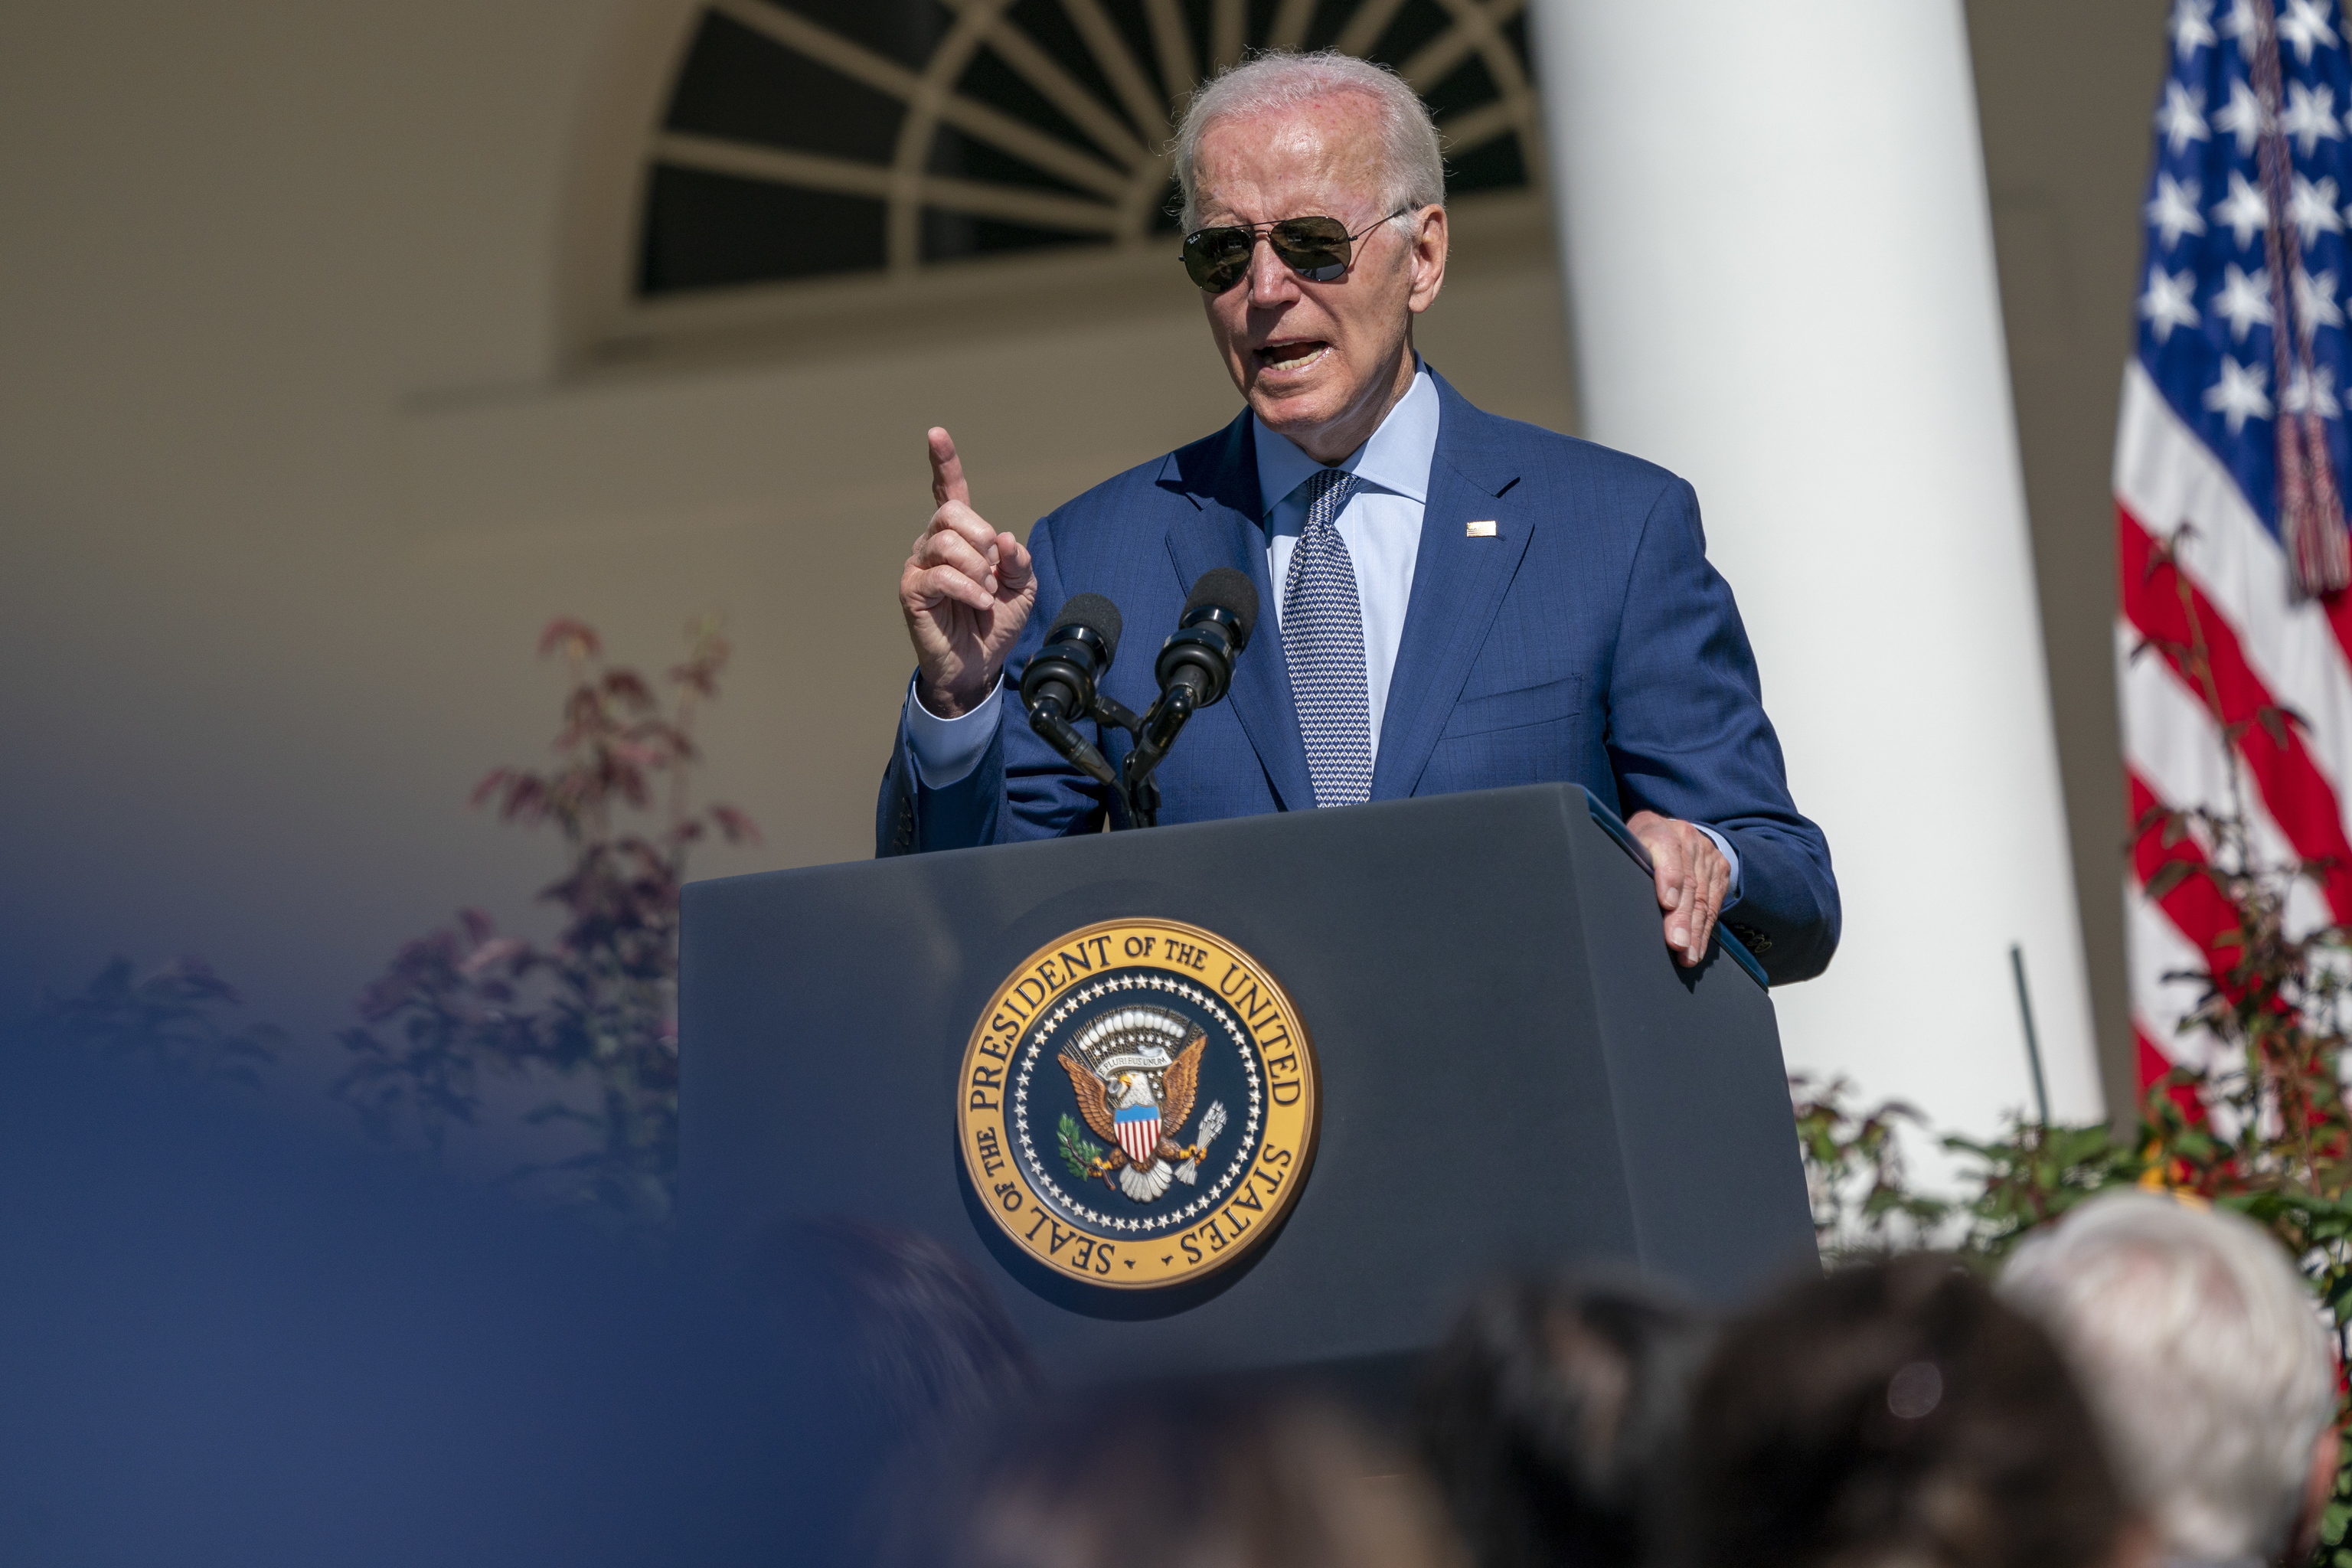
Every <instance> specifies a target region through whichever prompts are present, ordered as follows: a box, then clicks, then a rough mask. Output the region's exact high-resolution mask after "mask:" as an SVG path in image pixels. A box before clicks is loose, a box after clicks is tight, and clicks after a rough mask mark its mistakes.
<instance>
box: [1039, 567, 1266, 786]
mask: <svg viewBox="0 0 2352 1568" xmlns="http://www.w3.org/2000/svg"><path fill="white" fill-rule="evenodd" d="M1243 585H1244V587H1246V586H1248V584H1247V582H1246V580H1244V584H1243ZM1118 633H1119V619H1118V605H1114V604H1112V603H1111V602H1110V601H1109V600H1108V599H1106V598H1104V597H1103V596H1102V595H1100V594H1080V595H1078V596H1077V597H1076V598H1075V599H1072V600H1071V601H1070V602H1069V603H1067V604H1066V605H1063V606H1062V614H1061V616H1060V618H1059V619H1057V620H1055V623H1054V629H1053V630H1052V631H1049V632H1047V633H1046V634H1045V647H1041V648H1039V649H1038V650H1037V655H1036V657H1035V658H1032V659H1031V660H1030V661H1029V668H1026V669H1024V670H1023V671H1022V672H1021V702H1022V706H1024V707H1025V708H1026V709H1028V710H1029V727H1030V728H1031V729H1032V730H1034V731H1037V733H1038V734H1039V735H1041V736H1043V737H1044V738H1045V743H1046V744H1047V745H1049V746H1051V747H1053V748H1054V750H1055V751H1056V752H1060V753H1061V754H1062V755H1063V756H1064V757H1066V758H1067V759H1068V760H1069V761H1070V762H1071V763H1074V764H1075V765H1076V766H1077V767H1079V768H1081V769H1083V770H1085V771H1086V773H1088V774H1089V775H1091V776H1092V777H1094V778H1096V779H1098V780H1100V781H1101V782H1102V783H1104V784H1110V785H1112V786H1114V787H1116V786H1117V785H1118V774H1117V773H1114V772H1113V771H1112V770H1111V765H1110V764H1109V763H1107V762H1105V761H1104V760H1103V754H1102V753H1101V752H1098V751H1097V750H1096V749H1095V748H1094V747H1093V746H1092V745H1091V744H1089V743H1088V742H1087V739H1086V737H1084V736H1083V735H1080V734H1079V733H1078V731H1076V729H1075V728H1073V727H1072V724H1071V721H1072V720H1076V719H1085V718H1087V716H1088V715H1089V714H1091V713H1092V712H1093V710H1094V706H1095V688H1096V685H1097V682H1099V681H1100V680H1101V679H1102V678H1103V677H1104V676H1106V675H1108V674H1109V673H1110V666H1111V660H1112V659H1113V658H1117V657H1118Z"/></svg>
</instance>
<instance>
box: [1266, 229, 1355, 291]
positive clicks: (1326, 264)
mask: <svg viewBox="0 0 2352 1568" xmlns="http://www.w3.org/2000/svg"><path fill="white" fill-rule="evenodd" d="M1266 238H1267V239H1268V240H1269V241H1270V242H1272V244H1273V246H1274V253H1275V254H1276V256H1279V257H1280V258H1282V260H1283V265H1285V266H1286V267H1288V268H1290V269H1291V270H1292V271H1294V272H1297V273H1298V274H1300V275H1301V276H1302V277H1304V278H1306V279H1307V280H1308V281H1310V282H1314V283H1328V282H1330V281H1331V280H1332V279H1334V278H1337V277H1339V275H1340V274H1341V273H1343V272H1345V271H1347V270H1348V256H1349V251H1350V249H1351V248H1352V247H1350V246H1349V242H1348V226H1347V225H1345V224H1343V223H1341V222H1340V221H1339V219H1338V218H1335V217H1294V218H1285V219H1284V220H1283V221H1282V222H1280V223H1278V224H1276V225H1275V226H1274V228H1273V230H1272V231H1271V232H1270V233H1269V234H1268V235H1267V236H1266Z"/></svg>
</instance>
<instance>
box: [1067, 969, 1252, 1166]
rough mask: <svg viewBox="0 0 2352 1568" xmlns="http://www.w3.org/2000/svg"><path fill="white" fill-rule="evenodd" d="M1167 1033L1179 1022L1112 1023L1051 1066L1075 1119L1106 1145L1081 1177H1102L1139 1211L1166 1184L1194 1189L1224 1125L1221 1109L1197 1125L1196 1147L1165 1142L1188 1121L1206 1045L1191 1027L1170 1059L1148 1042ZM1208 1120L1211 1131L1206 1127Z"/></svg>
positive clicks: (1134, 1018) (1149, 1014) (1137, 1018)
mask: <svg viewBox="0 0 2352 1568" xmlns="http://www.w3.org/2000/svg"><path fill="white" fill-rule="evenodd" d="M1122 1026H1124V1027H1122ZM1169 1026H1181V1025H1180V1023H1179V1020H1177V1019H1175V1018H1174V1017H1172V1016H1170V1015H1167V1014H1163V1013H1160V1012H1159V1011H1158V1010H1157V1009H1152V1010H1150V1011H1145V1010H1142V1009H1137V1010H1135V1011H1134V1013H1133V1014H1132V1015H1131V1016H1121V1015H1114V1016H1112V1017H1110V1018H1106V1019H1104V1020H1102V1021H1101V1023H1100V1024H1099V1025H1098V1026H1097V1028H1094V1029H1089V1030H1088V1031H1087V1037H1086V1038H1082V1039H1080V1040H1078V1041H1076V1042H1074V1043H1073V1045H1072V1047H1070V1048H1068V1049H1066V1050H1064V1051H1063V1052H1062V1053H1061V1055H1060V1056H1059V1057H1058V1058H1056V1059H1057V1060H1059V1061H1060V1062H1061V1064H1062V1070H1063V1071H1065V1072H1066V1073H1068V1074H1069V1075H1070V1087H1071V1088H1072V1089H1075V1090H1076V1091H1077V1097H1078V1112H1079V1114H1080V1115H1082V1116H1083V1117H1085V1118H1086V1123H1087V1126H1088V1127H1090V1128H1092V1129H1094V1132H1095V1135H1096V1136H1097V1137H1098V1138H1100V1139H1102V1140H1103V1141H1104V1142H1108V1144H1109V1145H1110V1148H1109V1149H1108V1151H1107V1152H1104V1153H1103V1154H1101V1155H1099V1156H1097V1158H1095V1159H1094V1160H1092V1161H1091V1162H1089V1163H1088V1164H1087V1175H1089V1176H1100V1177H1101V1178H1102V1179H1103V1182H1104V1184H1105V1185H1107V1186H1112V1187H1116V1188H1117V1189H1118V1191H1120V1192H1123V1193H1125V1194H1127V1195H1128V1196H1129V1197H1130V1198H1133V1199H1134V1200H1135V1201H1136V1202H1138V1203H1150V1202H1151V1201H1152V1200H1153V1199H1155V1198H1157V1197H1159V1196H1160V1194H1162V1193H1164V1192H1166V1191H1167V1190H1168V1184H1169V1182H1170V1181H1171V1179H1178V1178H1181V1180H1184V1181H1187V1182H1190V1181H1192V1180H1193V1179H1194V1176H1193V1172H1194V1170H1195V1169H1196V1168H1197V1163H1198V1162H1199V1161H1200V1160H1201V1159H1202V1157H1203V1156H1204V1155H1206V1154H1207V1153H1208V1144H1209V1142H1210V1141H1211V1140H1212V1139H1213V1138H1215V1137H1216V1135H1217V1133H1218V1131H1221V1130H1222V1128H1223V1121H1224V1117H1223V1107H1221V1106H1213V1107H1211V1108H1210V1110H1211V1115H1210V1117H1209V1118H1204V1119H1203V1123H1204V1124H1203V1126H1202V1140H1201V1142H1200V1144H1199V1145H1198V1146H1193V1145H1191V1144H1181V1143H1178V1142H1176V1141H1175V1138H1174V1137H1173V1136H1171V1134H1176V1133H1181V1131H1183V1128H1184V1123H1185V1122H1186V1121H1190V1120H1191V1119H1192V1100H1193V1097H1194V1095H1195V1094H1196V1093H1197V1092H1198V1090H1199V1088H1200V1081H1201V1053H1202V1050H1203V1049H1204V1048H1205V1047H1207V1045H1208V1043H1209V1041H1208V1036H1207V1034H1206V1033H1205V1032H1203V1031H1202V1029H1200V1028H1199V1027H1197V1026H1195V1027H1193V1028H1192V1030H1191V1032H1190V1033H1189V1034H1188V1035H1187V1036H1186V1037H1184V1040H1183V1043H1182V1044H1181V1046H1179V1047H1177V1049H1176V1051H1175V1052H1174V1054H1172V1055H1171V1054H1170V1052H1169V1050H1168V1047H1166V1046H1165V1045H1163V1044H1161V1043H1160V1041H1158V1040H1155V1039H1151V1038H1150V1035H1151V1034H1152V1033H1157V1032H1160V1031H1161V1030H1164V1029H1168V1028H1169ZM1171 1032H1172V1030H1171ZM1139 1036H1140V1037H1141V1038H1138V1037H1139ZM1089 1047H1093V1048H1092V1049H1090V1048H1089ZM1210 1120H1213V1121H1215V1122H1216V1123H1217V1126H1215V1127H1211V1126H1208V1125H1206V1122H1207V1121H1210Z"/></svg>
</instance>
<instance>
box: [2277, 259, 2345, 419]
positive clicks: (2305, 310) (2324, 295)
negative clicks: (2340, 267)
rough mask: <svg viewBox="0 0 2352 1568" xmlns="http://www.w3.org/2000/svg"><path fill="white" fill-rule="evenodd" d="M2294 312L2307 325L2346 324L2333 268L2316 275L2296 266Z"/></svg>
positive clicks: (2332, 325)
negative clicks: (2337, 298) (2338, 301)
mask: <svg viewBox="0 0 2352 1568" xmlns="http://www.w3.org/2000/svg"><path fill="white" fill-rule="evenodd" d="M2294 313H2295V314H2296V315H2298V316H2300V317H2302V318H2303V320H2304V322H2305V325H2307V326H2310V327H2313V328H2318V327H2340V326H2342V325H2343V324H2344V312H2343V311H2342V310H2338V309H2336V274H2335V272H2334V271H2333V270H2330V271H2326V272H2322V273H2320V274H2319V275H2318V276H2317V277H2314V276H2312V275H2311V274H2310V273H2308V272H2305V271H2304V270H2303V269H2302V268H2299V267H2298V268H2295V273H2294ZM2290 406H2292V405H2290Z"/></svg>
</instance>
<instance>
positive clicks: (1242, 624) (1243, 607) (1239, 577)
mask: <svg viewBox="0 0 2352 1568" xmlns="http://www.w3.org/2000/svg"><path fill="white" fill-rule="evenodd" d="M1206 609H1218V610H1223V611H1224V612H1225V613H1226V614H1228V615H1230V616H1233V617H1234V621H1236V622H1237V623H1239V624H1238V625H1237V626H1235V627H1234V645H1235V646H1236V647H1249V640H1250V633H1251V631H1252V630H1253V629H1255V627H1256V626H1257V584H1255V583H1252V582H1251V581H1250V580H1249V574H1248V573H1246V572H1240V571H1236V570H1234V568H1233V567H1231V566H1212V567H1210V568H1209V569H1208V570H1207V571H1206V572H1203V573H1202V574H1201V580H1200V581H1199V582H1197V583H1195V584H1192V597H1190V598H1188V599H1186V600H1185V601H1184V614H1185V615H1186V616H1191V615H1192V612H1193V611H1195V610H1206Z"/></svg>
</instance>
